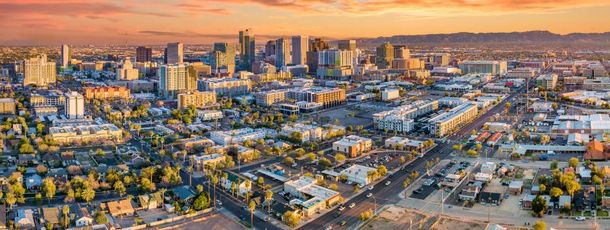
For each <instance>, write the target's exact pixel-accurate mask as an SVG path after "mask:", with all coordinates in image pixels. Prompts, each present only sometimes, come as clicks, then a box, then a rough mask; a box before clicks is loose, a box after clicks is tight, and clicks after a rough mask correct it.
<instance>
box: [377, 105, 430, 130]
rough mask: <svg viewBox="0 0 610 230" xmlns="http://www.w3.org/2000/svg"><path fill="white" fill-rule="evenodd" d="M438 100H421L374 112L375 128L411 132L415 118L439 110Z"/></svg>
mask: <svg viewBox="0 0 610 230" xmlns="http://www.w3.org/2000/svg"><path fill="white" fill-rule="evenodd" d="M438 105H439V101H438V100H419V101H415V102H413V103H411V104H407V105H402V106H399V107H396V108H394V109H392V110H389V111H383V112H379V113H375V114H373V123H374V125H375V128H377V129H380V130H385V129H387V130H390V131H398V132H409V131H411V130H412V129H413V127H414V120H413V119H415V118H417V117H419V116H422V115H424V114H427V113H430V112H433V111H436V110H438Z"/></svg>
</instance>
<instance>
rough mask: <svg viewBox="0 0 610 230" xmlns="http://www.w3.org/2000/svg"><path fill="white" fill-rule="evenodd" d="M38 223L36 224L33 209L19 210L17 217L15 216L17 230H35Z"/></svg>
mask: <svg viewBox="0 0 610 230" xmlns="http://www.w3.org/2000/svg"><path fill="white" fill-rule="evenodd" d="M35 227H36V223H35V222H34V210H32V209H19V210H17V215H15V228H17V229H34V228H35Z"/></svg>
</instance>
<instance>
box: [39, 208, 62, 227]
mask: <svg viewBox="0 0 610 230" xmlns="http://www.w3.org/2000/svg"><path fill="white" fill-rule="evenodd" d="M59 213H60V212H59V208H58V207H47V208H42V216H43V218H44V220H45V222H46V224H52V225H58V224H59V218H60V216H59Z"/></svg>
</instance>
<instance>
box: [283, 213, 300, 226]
mask: <svg viewBox="0 0 610 230" xmlns="http://www.w3.org/2000/svg"><path fill="white" fill-rule="evenodd" d="M282 217H283V218H282V219H283V220H284V223H286V225H288V226H290V227H296V226H297V225H298V224H299V222H300V221H301V216H299V215H298V214H296V213H295V212H293V211H286V212H284V214H283V215H282Z"/></svg>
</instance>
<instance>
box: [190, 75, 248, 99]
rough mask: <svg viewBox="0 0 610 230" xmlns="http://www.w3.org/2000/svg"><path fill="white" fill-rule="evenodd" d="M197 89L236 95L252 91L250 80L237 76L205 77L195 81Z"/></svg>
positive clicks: (222, 94)
mask: <svg viewBox="0 0 610 230" xmlns="http://www.w3.org/2000/svg"><path fill="white" fill-rule="evenodd" d="M197 89H199V91H214V92H216V94H217V95H219V96H229V97H230V96H238V95H243V94H247V93H249V92H250V91H252V81H251V80H250V79H238V78H214V79H205V80H199V82H197Z"/></svg>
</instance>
